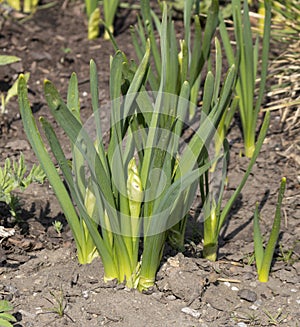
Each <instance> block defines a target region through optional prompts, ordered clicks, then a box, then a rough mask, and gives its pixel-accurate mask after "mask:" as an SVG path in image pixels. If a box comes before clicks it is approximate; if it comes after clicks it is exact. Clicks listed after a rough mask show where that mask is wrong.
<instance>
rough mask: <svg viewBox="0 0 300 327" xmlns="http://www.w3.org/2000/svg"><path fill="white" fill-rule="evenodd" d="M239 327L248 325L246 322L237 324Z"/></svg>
mask: <svg viewBox="0 0 300 327" xmlns="http://www.w3.org/2000/svg"><path fill="white" fill-rule="evenodd" d="M237 326H238V327H247V325H246V324H245V323H244V322H239V323H238V324H237Z"/></svg>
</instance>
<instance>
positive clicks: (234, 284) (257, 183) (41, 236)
mask: <svg viewBox="0 0 300 327" xmlns="http://www.w3.org/2000/svg"><path fill="white" fill-rule="evenodd" d="M42 3H43V4H50V3H52V2H49V1H43V2H42ZM52 4H53V5H52V6H50V7H49V8H44V9H39V10H38V11H37V12H36V13H35V14H34V15H32V16H30V17H26V16H24V17H20V14H18V13H16V12H6V13H5V15H4V13H3V15H2V16H1V17H0V19H1V21H0V53H1V54H12V55H16V56H19V57H20V58H22V61H20V62H18V63H16V64H12V65H9V66H2V67H1V68H0V88H1V92H4V93H5V92H6V91H7V89H8V88H9V87H10V86H11V85H12V84H13V82H14V80H15V79H16V77H17V76H18V74H19V73H25V72H30V80H29V97H30V101H31V104H32V109H33V112H34V115H35V116H36V117H39V116H41V115H43V116H46V117H47V118H48V119H49V120H50V121H51V122H53V118H52V117H51V115H50V113H49V111H48V109H47V106H46V105H45V100H44V96H43V80H44V79H49V80H51V81H52V82H53V83H54V84H55V85H56V86H57V88H58V89H59V90H60V91H61V92H62V95H63V96H64V97H65V96H66V92H67V81H68V79H69V77H70V75H71V73H72V72H73V71H75V72H76V73H77V75H78V80H79V85H80V92H81V93H80V94H81V96H80V98H81V106H82V114H83V116H84V117H86V118H87V117H89V115H90V114H91V109H90V102H89V96H87V95H86V94H89V60H90V59H91V58H93V59H94V60H95V61H96V63H97V66H98V70H99V85H100V106H101V104H104V103H105V102H107V101H108V83H109V56H110V55H111V54H113V48H112V46H111V44H110V42H108V41H104V40H103V38H102V37H99V38H98V39H96V40H93V41H88V40H87V37H86V28H87V26H86V18H85V14H84V6H83V2H78V1H67V0H66V1H64V2H60V1H57V2H53V3H52ZM1 6H2V5H0V10H3V8H2V7H1ZM137 13H138V12H137V11H136V10H133V9H120V10H119V12H118V16H117V20H116V39H117V42H118V44H119V46H120V48H121V49H122V50H123V51H124V52H125V53H126V55H127V56H128V58H130V59H131V58H135V55H134V50H133V46H132V43H131V37H130V33H129V26H130V25H131V24H134V23H135V22H136V15H137ZM23 18H27V19H26V21H24V22H22V23H21V19H23ZM267 100H268V99H267ZM282 113H283V112H282V111H279V110H278V111H273V112H272V116H271V117H272V119H271V126H270V129H269V132H268V136H267V138H266V140H265V142H264V145H263V148H262V151H261V154H260V156H259V158H258V160H257V162H256V164H255V166H254V168H253V172H252V174H251V176H250V177H249V180H248V182H247V184H246V186H245V188H244V189H243V191H242V194H241V196H240V198H239V200H238V201H237V203H236V204H235V206H234V208H233V210H232V212H231V214H230V219H228V220H227V222H226V225H225V227H224V229H223V231H222V235H221V237H220V251H219V255H218V261H216V262H209V261H207V260H205V259H203V258H202V257H201V250H202V245H201V230H199V229H196V228H198V225H197V224H196V223H195V221H193V219H192V218H191V219H190V222H189V230H190V233H188V234H187V237H186V246H185V247H186V251H184V252H183V253H175V252H174V251H173V250H171V249H170V248H169V247H167V249H166V251H165V254H164V257H163V260H162V265H161V267H160V269H159V272H158V274H157V281H156V285H155V287H154V288H153V289H152V290H151V291H150V292H148V293H147V294H141V293H139V292H138V291H133V290H128V289H126V288H125V287H124V285H122V284H121V285H117V284H115V283H104V281H103V268H102V264H101V261H100V259H95V260H94V261H93V262H92V263H91V264H89V265H80V264H78V262H77V259H76V253H75V247H74V244H73V240H72V236H71V233H70V230H69V228H68V226H67V225H66V222H65V220H64V217H63V215H62V214H61V209H60V207H59V205H58V203H57V200H56V198H55V197H54V195H53V191H52V189H51V187H49V185H48V184H47V183H45V184H44V185H42V186H40V185H36V184H34V185H31V186H30V187H29V188H28V189H27V190H26V191H25V192H23V193H19V196H20V199H21V201H22V210H21V212H20V213H19V217H20V219H19V221H18V222H17V223H16V222H14V221H12V219H11V217H10V215H9V211H8V209H7V208H6V207H5V206H4V204H3V203H1V204H0V205H1V206H0V223H1V225H2V226H4V227H5V228H6V229H7V230H13V231H14V235H12V236H9V237H6V238H2V239H1V240H0V299H1V298H2V299H7V300H9V301H11V302H12V304H13V305H14V315H15V317H16V318H17V320H18V322H17V323H16V324H15V325H14V326H19V327H20V326H23V327H29V326H37V327H41V326H78V327H80V326H102V325H107V326H115V327H117V326H124V327H127V326H153V327H159V326H170V327H171V326H202V327H205V326H219V327H221V326H227V327H228V326H240V327H242V326H271V325H278V326H286V327H296V326H299V325H300V283H299V282H300V260H299V258H300V201H299V199H300V170H299V166H300V157H299V147H300V137H299V117H298V119H297V117H296V116H295V114H296V111H293V109H290V110H289V109H286V111H285V112H284V113H285V115H284V116H283V115H282ZM261 118H262V117H260V119H261ZM106 119H108V118H107V117H106ZM107 122H108V120H107ZM0 127H1V129H0V132H1V134H0V149H1V151H0V160H1V165H2V164H3V161H4V160H5V158H7V157H9V158H12V159H13V158H16V159H17V158H19V155H20V152H22V153H23V154H24V155H25V159H26V162H27V165H28V166H29V167H30V166H31V165H32V164H33V163H36V158H35V156H34V155H33V152H32V150H31V148H30V146H29V143H28V142H27V140H26V136H25V134H24V131H23V127H22V121H21V119H20V115H19V109H18V103H17V99H16V98H14V99H12V100H11V101H10V102H9V103H8V105H7V112H6V113H5V114H2V115H1V116H0ZM57 133H58V135H59V137H60V138H61V139H63V137H64V135H63V133H62V132H61V131H60V130H59V129H58V130H57ZM228 139H229V141H230V145H231V159H230V167H229V176H228V186H227V189H226V195H225V196H226V198H228V197H229V195H230V194H231V193H232V192H233V191H234V189H235V188H236V187H237V185H238V181H239V180H240V178H241V175H242V173H243V172H244V171H245V167H246V166H247V160H246V159H245V158H243V157H241V156H240V152H241V150H242V146H243V145H242V138H241V134H240V130H239V122H238V119H235V120H234V122H233V124H232V127H231V130H230V133H229V135H228ZM282 176H286V178H287V190H286V194H285V199H284V203H283V209H282V212H283V223H282V227H281V229H282V232H281V235H280V240H279V243H278V247H277V248H276V252H275V257H274V263H273V265H272V271H271V274H270V280H269V282H268V283H260V282H258V280H257V274H256V268H255V264H254V263H253V232H252V220H253V212H254V209H255V203H256V202H259V203H260V207H261V220H262V232H263V235H264V237H265V238H266V237H267V236H268V233H269V231H270V229H271V226H272V222H273V217H274V213H275V206H276V201H277V192H278V188H279V183H280V180H281V177H282ZM55 220H59V221H61V222H62V223H63V230H62V232H61V234H58V233H57V232H56V231H55V230H54V227H53V222H54V221H55Z"/></svg>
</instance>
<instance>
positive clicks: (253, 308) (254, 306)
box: [250, 300, 262, 310]
mask: <svg viewBox="0 0 300 327" xmlns="http://www.w3.org/2000/svg"><path fill="white" fill-rule="evenodd" d="M261 305H262V301H261V300H257V301H255V302H254V304H252V305H251V307H250V309H251V310H257V309H258V308H259V307H260V306H261Z"/></svg>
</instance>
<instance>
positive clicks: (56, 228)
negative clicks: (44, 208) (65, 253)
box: [52, 220, 63, 235]
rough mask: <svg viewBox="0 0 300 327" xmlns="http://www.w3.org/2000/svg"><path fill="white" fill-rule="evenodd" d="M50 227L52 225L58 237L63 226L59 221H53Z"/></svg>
mask: <svg viewBox="0 0 300 327" xmlns="http://www.w3.org/2000/svg"><path fill="white" fill-rule="evenodd" d="M52 225H53V227H54V229H55V231H56V233H57V234H58V235H60V234H61V231H62V229H63V224H62V223H61V222H60V221H59V220H55V221H54V222H53V223H52Z"/></svg>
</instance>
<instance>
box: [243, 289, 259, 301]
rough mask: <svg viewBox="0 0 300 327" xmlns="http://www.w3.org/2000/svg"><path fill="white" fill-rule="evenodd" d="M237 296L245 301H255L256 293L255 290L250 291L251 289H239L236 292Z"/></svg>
mask: <svg viewBox="0 0 300 327" xmlns="http://www.w3.org/2000/svg"><path fill="white" fill-rule="evenodd" d="M238 296H239V297H240V298H241V299H243V300H246V301H249V302H255V301H256V300H257V295H256V293H255V292H253V291H251V290H248V289H246V288H244V289H242V290H240V291H239V292H238Z"/></svg>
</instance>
